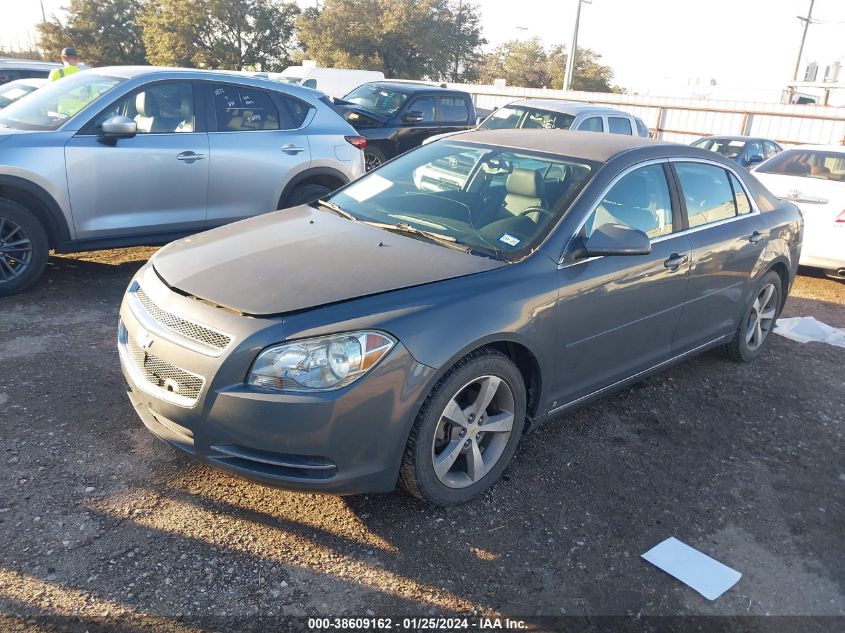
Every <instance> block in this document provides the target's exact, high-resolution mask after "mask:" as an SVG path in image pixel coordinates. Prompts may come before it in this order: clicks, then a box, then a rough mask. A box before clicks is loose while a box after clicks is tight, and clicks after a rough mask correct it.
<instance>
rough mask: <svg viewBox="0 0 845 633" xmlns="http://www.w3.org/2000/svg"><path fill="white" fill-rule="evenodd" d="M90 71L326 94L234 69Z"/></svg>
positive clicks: (313, 95) (115, 68)
mask: <svg viewBox="0 0 845 633" xmlns="http://www.w3.org/2000/svg"><path fill="white" fill-rule="evenodd" d="M90 71H94V72H96V73H97V74H99V75H106V76H109V77H119V78H121V79H135V78H138V77H146V76H152V75H156V76H158V75H160V76H161V78H162V79H212V80H213V79H217V80H219V81H232V80H233V79H234V80H237V81H238V82H239V83H240V82H242V83H244V84H253V85H257V86H263V87H265V88H267V89H269V90H278V91H281V92H287V93H289V94H292V95H294V96H308V97H310V98H312V99H319V98H320V97H322V96H324V95H323V93H322V92H320V91H318V90H313V89H311V88H306V87H305V86H299V85H296V84H288V83H283V82H281V81H276V80H274V79H268V78H266V77H256V76H251V75H247V74H245V73H242V72H239V71H234V70H204V69H200V68H178V67H167V66H100V67H97V68H91V69H89V70H88V72H90Z"/></svg>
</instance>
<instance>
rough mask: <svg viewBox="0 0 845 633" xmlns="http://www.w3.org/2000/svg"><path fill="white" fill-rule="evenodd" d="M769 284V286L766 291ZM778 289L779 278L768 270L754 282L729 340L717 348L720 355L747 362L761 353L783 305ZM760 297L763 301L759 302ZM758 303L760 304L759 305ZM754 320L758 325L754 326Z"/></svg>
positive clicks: (780, 288) (779, 288)
mask: <svg viewBox="0 0 845 633" xmlns="http://www.w3.org/2000/svg"><path fill="white" fill-rule="evenodd" d="M770 288H771V289H772V290H771V294H770V295H769V294H768V293H769V289H770ZM782 289H783V280H782V279H781V278H780V275H778V274H777V273H776V272H774V271H771V270H770V271H769V272H767V273H766V274H765V275H763V277H762V278H761V279H760V281H759V282H757V287H756V288H755V290H754V294H753V295H752V298H751V302H750V303H749V305H748V306H746V308H745V310H744V311H743V313H742V319H740V322H739V327H738V328H737V331H736V335H735V336H734V338H733V340H732V341H731V342H730V343H727V344H726V345H723V346H722V347H720V348H718V349H719V351H720V352H721V354H722V355H723V356H726V357H727V358H730V359H732V360H735V361H741V362H748V361H752V360H754V359H755V358H757V357H758V356H759V355H760V354H762V353H763V350H764V349H765V348H766V345H767V344H768V342H769V338H770V337H771V334H772V330H774V328H775V323H776V322H777V318H778V315H779V314H780V311H781V308H783V298H782V296H781V295H782V293H783V290H782ZM764 293H765V295H766V296H764ZM762 299H765V301H764V302H763V303H762V304H761V303H760V301H761V300H762ZM758 306H760V308H759V309H758ZM761 313H762V314H763V315H767V314H768V315H769V316H763V318H762V319H761V318H760V314H761ZM758 323H759V324H760V326H759V328H757V327H756V326H757V324H758ZM749 337H750V338H749Z"/></svg>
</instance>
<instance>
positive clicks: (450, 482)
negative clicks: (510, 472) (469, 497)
mask: <svg viewBox="0 0 845 633" xmlns="http://www.w3.org/2000/svg"><path fill="white" fill-rule="evenodd" d="M514 407H515V405H514V396H513V392H512V391H511V388H510V387H509V386H508V384H507V382H505V381H504V380H502V379H501V378H499V377H498V376H481V377H480V378H476V379H475V380H473V381H472V382H469V383H467V384H466V385H464V386H463V387H461V388H460V389H459V390H458V392H457V393H456V394H455V396H454V397H453V398H452V399H451V400H450V401H449V404H447V405H446V408H445V410H444V411H443V413H442V414H441V415H440V421H439V422H438V424H437V428H436V430H435V433H434V440H433V442H432V446H431V458H432V464H433V466H434V473H435V475H437V478H438V479H439V480H440V481H441V482H442V483H443V484H445V485H446V486H448V487H450V488H466V487H467V486H471V485H473V484H475V483H477V482H478V481H480V480H481V479H482V478H483V477H484V475H486V474H487V473H488V472H490V470H491V469H492V468H493V467H494V466H495V465H496V464H497V463H498V461H499V460H500V459H501V457H502V455H503V454H504V452H505V448H506V447H507V444H508V439H509V438H510V435H511V431H512V430H513V423H514Z"/></svg>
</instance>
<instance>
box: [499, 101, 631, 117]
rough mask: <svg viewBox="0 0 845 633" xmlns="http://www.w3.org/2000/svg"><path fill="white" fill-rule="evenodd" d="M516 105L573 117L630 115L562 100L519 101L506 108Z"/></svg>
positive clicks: (601, 106)
mask: <svg viewBox="0 0 845 633" xmlns="http://www.w3.org/2000/svg"><path fill="white" fill-rule="evenodd" d="M514 105H516V106H528V107H532V108H543V109H544V110H550V111H552V112H560V113H561V114H573V115H578V114H581V113H585V112H596V113H608V112H612V113H618V114H630V113H629V112H625V111H624V110H618V109H617V108H611V107H610V106H605V105H596V104H594V103H577V102H573V101H561V100H560V99H518V100H516V101H511V102H510V103H508V104H506V106H505V107H507V106H514Z"/></svg>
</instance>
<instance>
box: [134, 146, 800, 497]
mask: <svg viewBox="0 0 845 633" xmlns="http://www.w3.org/2000/svg"><path fill="white" fill-rule="evenodd" d="M468 160H470V161H472V164H471V166H470V168H469V169H468V170H467V169H466V162H467V161H468ZM434 164H437V165H438V166H439V167H438V168H439V169H443V170H446V169H449V168H450V167H451V168H453V169H454V170H455V176H454V180H455V181H456V182H458V181H459V182H461V183H462V186H461V187H460V188H459V189H456V190H451V191H446V192H431V191H429V190H426V189H422V188H420V187H419V186H418V184H417V179H416V173H417V172H418V171H419V170H427V169H429V168H430V166H431V165H434ZM800 244H801V215H800V212H799V211H798V208H797V207H796V206H795V205H793V204H792V203H790V202H786V201H782V200H778V199H777V198H775V197H774V196H773V195H771V194H770V193H769V192H768V191H766V189H765V188H764V187H762V186H761V185H760V184H759V183H758V182H757V180H756V179H755V178H754V177H753V176H752V175H750V174H749V173H748V172H747V171H746V170H744V169H743V168H741V167H739V166H738V165H737V164H736V163H733V162H731V161H728V160H726V159H724V158H722V157H720V156H718V155H716V154H713V153H711V152H705V151H703V150H699V149H696V148H692V147H689V146H686V145H676V144H669V143H663V142H656V141H651V140H649V139H640V138H636V137H630V136H617V135H607V134H596V135H592V136H590V135H586V134H574V133H569V132H560V133H558V134H549V133H547V132H546V131H543V130H497V131H476V132H470V133H466V134H458V135H456V136H453V137H451V138H448V139H444V140H442V141H438V142H435V143H431V144H429V145H426V146H424V147H421V148H419V149H416V150H413V151H411V152H408V153H406V154H404V155H402V156H400V157H398V158H396V159H395V160H393V161H391V162H390V163H387V164H385V165H384V166H383V167H381V168H379V169H377V170H375V171H373V172H370V173H369V174H368V175H366V176H364V177H363V178H361V179H359V180H358V181H356V182H354V183H352V184H350V185H347V186H346V187H344V188H342V189H340V190H338V191H336V192H335V193H334V194H332V195H330V196H328V197H326V198H325V199H322V200H320V201H319V202H316V203H312V204H311V205H302V206H300V207H297V208H295V209H289V210H287V211H285V212H283V213H271V214H267V215H263V216H261V217H258V218H252V219H249V220H245V221H243V222H240V223H237V224H233V225H230V226H227V227H222V228H218V229H214V230H212V231H208V232H205V233H202V234H200V235H198V236H195V237H193V238H190V239H189V240H182V241H177V242H174V243H173V244H170V245H169V246H166V247H165V248H163V249H162V250H160V251H159V252H158V253H156V254H155V255H154V256H153V257H152V259H151V260H150V261H149V262H148V263H147V264H146V265H145V266H144V267H142V268H141V270H140V271H139V272H138V274H137V275H136V276H135V278H134V279H133V280H132V282H131V284H130V286H129V288H128V290H127V293H126V295H125V297H124V300H123V304H122V307H121V310H120V323H119V342H118V347H119V350H120V360H121V366H122V368H123V372H124V375H125V377H126V380H127V383H128V385H129V389H128V395H129V398H130V400H131V401H132V403H133V405H134V407H135V409H136V412H137V413H138V415H139V416H140V417H141V419H142V420H143V423H144V424H145V425H146V426H147V428H148V429H149V430H150V431H152V432H153V433H154V434H156V435H157V436H159V437H160V438H162V439H164V440H166V441H168V442H170V443H171V444H173V445H174V446H176V447H179V448H181V449H183V450H185V451H187V452H188V453H190V454H192V455H194V456H195V457H197V458H199V459H201V460H203V461H206V462H208V463H209V464H212V465H215V466H217V467H219V468H222V469H225V470H228V471H230V472H233V473H237V474H239V475H243V476H245V477H248V478H252V479H255V480H258V481H261V482H264V483H267V484H273V485H278V486H283V487H288V488H295V489H300V490H310V491H320V492H333V493H349V494H351V493H364V492H384V491H389V490H393V488H394V487H395V486H396V484H397V481H398V483H399V484H400V485H401V486H402V487H403V488H405V489H406V490H408V491H409V492H410V493H411V494H414V495H416V496H418V497H421V498H423V499H426V500H428V501H430V502H432V503H435V504H441V505H449V504H454V503H460V502H463V501H466V500H468V499H470V498H472V497H474V496H475V495H477V494H479V493H480V492H481V491H482V490H484V489H486V488H487V487H488V486H490V485H491V484H492V483H493V482H494V481H496V480H497V479H498V478H499V476H500V475H501V474H502V471H503V470H504V469H505V467H506V466H507V464H508V462H509V461H510V460H511V458H512V457H513V455H514V452H515V451H516V448H517V444H518V443H519V440H520V437H521V436H522V435H523V433H524V432H525V431H527V430H529V429H534V428H537V427H539V426H540V425H541V424H543V423H545V422H547V421H549V420H551V419H553V418H556V417H559V416H560V414H562V413H564V412H566V411H569V410H571V409H573V408H574V407H577V406H579V405H582V404H584V403H586V402H588V401H590V400H592V399H594V398H597V397H599V396H601V395H603V394H606V393H608V392H610V391H612V390H614V389H617V388H619V387H622V386H624V385H628V384H630V383H632V382H635V381H640V380H642V379H643V378H644V377H645V376H647V375H649V374H650V373H652V372H655V371H658V370H660V369H662V368H664V367H667V366H668V365H670V364H672V363H675V362H679V361H681V360H683V359H686V358H689V357H690V356H692V355H694V354H698V353H700V352H702V351H704V350H706V349H710V348H714V347H718V348H720V349H721V350H723V351H724V352H725V353H726V354H727V355H728V356H730V357H732V358H735V359H738V360H744V361H748V360H752V359H754V358H756V357H758V356H759V355H760V354H761V353H762V352H763V350H764V349H765V347H766V343H767V341H768V338H769V336H770V334H771V331H772V328H773V326H774V323H775V319H776V317H777V315H778V313H779V311H780V309H781V307H782V305H783V302H784V299H785V298H786V295H787V293H788V291H789V288H790V285H791V284H792V282H793V280H794V277H795V271H796V268H797V264H798V257H799V251H800ZM561 450H564V451H565V448H562V449H561Z"/></svg>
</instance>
